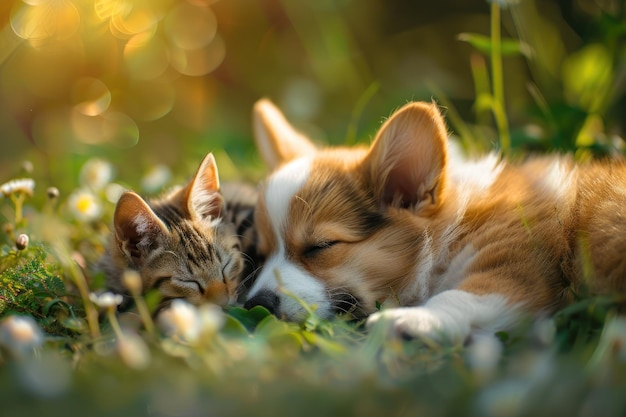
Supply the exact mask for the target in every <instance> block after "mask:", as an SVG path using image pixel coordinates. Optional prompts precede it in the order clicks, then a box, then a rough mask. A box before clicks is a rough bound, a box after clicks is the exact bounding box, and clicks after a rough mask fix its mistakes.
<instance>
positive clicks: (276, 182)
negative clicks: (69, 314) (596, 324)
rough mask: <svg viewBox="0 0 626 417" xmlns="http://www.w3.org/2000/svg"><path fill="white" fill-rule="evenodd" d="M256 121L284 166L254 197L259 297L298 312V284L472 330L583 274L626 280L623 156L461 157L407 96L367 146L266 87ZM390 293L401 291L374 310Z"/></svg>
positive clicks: (507, 321) (497, 325) (413, 330)
mask: <svg viewBox="0 0 626 417" xmlns="http://www.w3.org/2000/svg"><path fill="white" fill-rule="evenodd" d="M254 129H255V136H256V141H257V146H258V148H259V151H260V153H261V155H262V157H263V159H264V161H265V162H266V163H267V165H268V166H269V167H270V168H271V169H272V170H273V173H272V174H271V175H270V176H269V178H268V179H267V180H266V181H265V183H264V185H263V186H262V188H261V191H260V198H259V201H258V204H257V207H256V212H255V222H256V227H257V229H258V233H259V249H260V251H261V253H262V254H263V255H265V256H266V258H267V262H266V264H265V267H264V269H263V271H262V272H261V273H260V275H259V276H258V278H257V280H256V282H255V283H254V285H253V286H252V288H251V290H250V292H249V295H248V301H247V303H246V307H248V308H249V307H251V306H254V305H262V306H265V307H267V308H268V309H269V310H271V311H272V312H274V313H275V314H276V315H277V316H279V317H283V318H285V319H288V320H294V321H298V320H302V319H304V317H305V310H304V309H303V308H302V306H301V304H300V301H298V299H299V300H302V301H304V302H306V303H308V304H310V305H313V306H315V307H316V308H317V310H316V311H317V313H318V314H319V315H320V316H321V317H326V318H328V317H331V316H332V315H333V314H335V313H337V312H349V313H351V314H353V315H354V316H356V317H366V316H369V318H368V324H369V325H372V324H374V323H377V322H384V323H386V324H387V325H388V326H390V328H391V329H392V330H393V331H394V333H395V334H396V335H401V336H408V337H428V338H432V339H439V340H441V339H443V338H445V339H446V340H453V341H457V342H462V341H464V340H465V339H466V338H467V337H468V336H470V335H471V334H473V333H478V332H494V331H498V330H506V329H509V328H511V326H514V325H515V323H516V322H518V321H519V319H520V318H521V316H522V315H525V314H544V313H547V314H549V313H551V312H554V311H555V310H556V309H558V308H560V307H562V306H564V305H565V304H567V303H568V302H571V301H572V300H573V299H574V296H575V294H577V293H579V292H581V291H583V290H584V291H589V293H593V294H599V293H607V292H611V291H625V290H626V233H625V231H626V166H625V165H624V164H623V163H622V162H611V163H602V164H601V163H589V164H586V165H576V164H575V163H574V162H573V160H572V159H571V158H570V157H567V156H546V157H537V158H532V159H529V160H527V161H526V162H524V163H521V164H511V163H508V162H506V161H502V160H501V159H500V158H499V157H498V156H497V155H495V154H490V155H488V156H486V157H484V158H483V159H480V160H476V161H464V160H462V159H461V158H459V157H458V156H457V155H455V152H453V148H452V147H451V146H449V145H448V132H447V130H446V125H445V122H444V119H443V118H442V115H441V113H440V112H439V109H438V107H437V106H436V105H435V104H432V103H423V102H416V103H409V104H406V105H405V106H403V107H402V108H400V109H399V110H398V111H396V112H395V113H394V114H393V115H392V116H391V117H389V118H388V119H387V121H386V122H385V123H384V124H383V125H382V127H381V128H380V130H379V132H378V134H377V135H376V137H375V140H374V141H373V143H372V144H371V146H369V147H354V148H341V147H339V148H329V149H318V148H317V147H316V146H315V145H313V143H312V142H311V141H310V140H308V139H307V138H306V137H304V136H303V135H301V134H300V133H298V132H296V130H295V129H294V128H293V127H291V126H290V125H289V123H288V122H287V121H286V120H285V118H284V116H283V115H282V113H281V112H280V111H279V110H278V109H277V108H276V107H275V106H274V105H273V104H272V103H271V102H269V101H267V100H261V101H259V102H258V103H257V104H256V105H255V107H254ZM294 296H295V297H294ZM386 300H392V301H394V302H395V303H396V304H397V305H399V307H398V308H390V309H386V310H383V311H381V312H376V304H377V303H382V302H385V301H386Z"/></svg>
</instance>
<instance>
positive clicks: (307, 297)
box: [248, 248, 332, 321]
mask: <svg viewBox="0 0 626 417" xmlns="http://www.w3.org/2000/svg"><path fill="white" fill-rule="evenodd" d="M281 286H282V287H283V288H284V289H285V290H287V292H288V293H290V294H292V295H294V296H295V297H297V298H299V299H300V300H302V301H304V302H305V303H307V304H308V305H310V306H312V307H316V308H317V310H316V313H317V314H318V315H319V316H320V317H330V316H331V315H332V305H331V302H330V300H329V298H328V297H327V296H326V290H325V288H324V285H322V284H321V283H320V282H319V281H318V280H317V279H315V277H313V276H312V275H310V274H308V273H307V272H306V271H304V270H302V269H300V268H298V267H297V266H296V265H295V264H293V263H292V262H289V261H288V260H287V259H286V258H285V255H284V249H282V248H281V249H280V250H279V252H278V253H276V255H274V256H273V257H271V258H270V259H269V260H268V261H267V263H266V264H265V265H264V266H263V271H262V272H261V274H260V275H259V277H258V278H257V279H256V281H255V283H254V285H253V286H252V288H251V289H250V295H249V296H248V297H249V298H252V297H253V296H254V295H256V294H257V293H258V292H259V291H261V290H268V291H271V292H272V293H274V294H276V295H277V296H278V298H279V300H280V301H279V305H278V310H277V311H276V315H277V316H279V317H285V318H286V319H288V320H295V321H299V320H303V319H304V318H305V317H304V314H305V310H304V308H303V307H302V305H301V304H300V302H299V301H298V300H297V299H296V298H294V297H293V296H291V295H290V294H287V293H285V292H283V291H281V290H280V287H281Z"/></svg>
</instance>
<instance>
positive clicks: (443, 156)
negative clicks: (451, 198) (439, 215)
mask: <svg viewBox="0 0 626 417" xmlns="http://www.w3.org/2000/svg"><path fill="white" fill-rule="evenodd" d="M447 136H448V135H447V131H446V126H445V123H444V120H443V118H442V116H441V114H440V113H439V109H438V108H437V106H436V105H435V104H431V103H423V102H422V103H409V104H407V105H405V106H404V107H402V108H401V109H400V110H398V111H397V112H396V113H394V114H393V115H392V116H391V117H390V118H389V119H388V120H387V121H386V122H385V123H384V124H383V126H382V127H381V128H380V130H379V132H378V135H377V136H376V139H375V140H374V142H373V143H372V146H371V148H370V150H369V154H368V156H367V158H366V159H365V162H364V163H365V169H366V175H367V176H369V181H370V183H371V184H372V186H373V187H374V190H375V192H376V195H377V197H378V198H379V201H380V203H381V206H382V207H390V206H391V207H398V208H410V209H413V210H414V211H415V212H416V213H418V214H420V215H428V214H430V213H432V212H434V211H435V210H436V209H437V208H438V207H439V206H440V204H441V199H442V196H443V195H442V194H443V189H444V187H445V185H446V184H445V180H446V179H445V166H446V163H447Z"/></svg>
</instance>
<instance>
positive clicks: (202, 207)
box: [181, 153, 224, 219]
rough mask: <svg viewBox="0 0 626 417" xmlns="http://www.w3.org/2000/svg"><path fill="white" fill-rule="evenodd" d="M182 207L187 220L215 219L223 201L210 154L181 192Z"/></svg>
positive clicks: (213, 159) (215, 167)
mask: <svg viewBox="0 0 626 417" xmlns="http://www.w3.org/2000/svg"><path fill="white" fill-rule="evenodd" d="M181 197H182V199H183V201H182V205H183V207H184V208H185V209H186V210H187V214H188V215H189V218H192V219H193V218H201V219H204V218H207V217H213V218H217V217H219V216H220V214H221V211H222V207H223V205H224V200H223V198H222V196H221V194H220V180H219V175H218V172H217V164H216V163H215V158H214V157H213V154H212V153H209V154H207V155H206V156H205V157H204V159H203V160H202V162H201V163H200V167H198V171H196V174H195V175H194V176H193V178H192V179H191V181H190V182H189V184H187V186H186V187H185V188H184V189H183V190H182V195H181Z"/></svg>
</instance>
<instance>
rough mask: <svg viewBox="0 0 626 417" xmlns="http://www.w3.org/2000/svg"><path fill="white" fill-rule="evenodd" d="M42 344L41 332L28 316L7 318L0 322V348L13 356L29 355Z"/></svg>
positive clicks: (42, 335) (42, 336)
mask: <svg viewBox="0 0 626 417" xmlns="http://www.w3.org/2000/svg"><path fill="white" fill-rule="evenodd" d="M43 342H44V334H43V331H42V330H41V329H40V328H39V326H38V325H37V323H36V322H35V320H34V319H33V318H32V317H30V316H9V317H7V318H5V319H4V320H2V321H1V322H0V346H4V347H6V348H7V349H8V350H9V351H10V352H11V353H13V354H14V355H15V356H23V355H25V354H28V353H31V352H32V351H33V349H37V348H39V347H41V346H42V345H43Z"/></svg>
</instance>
